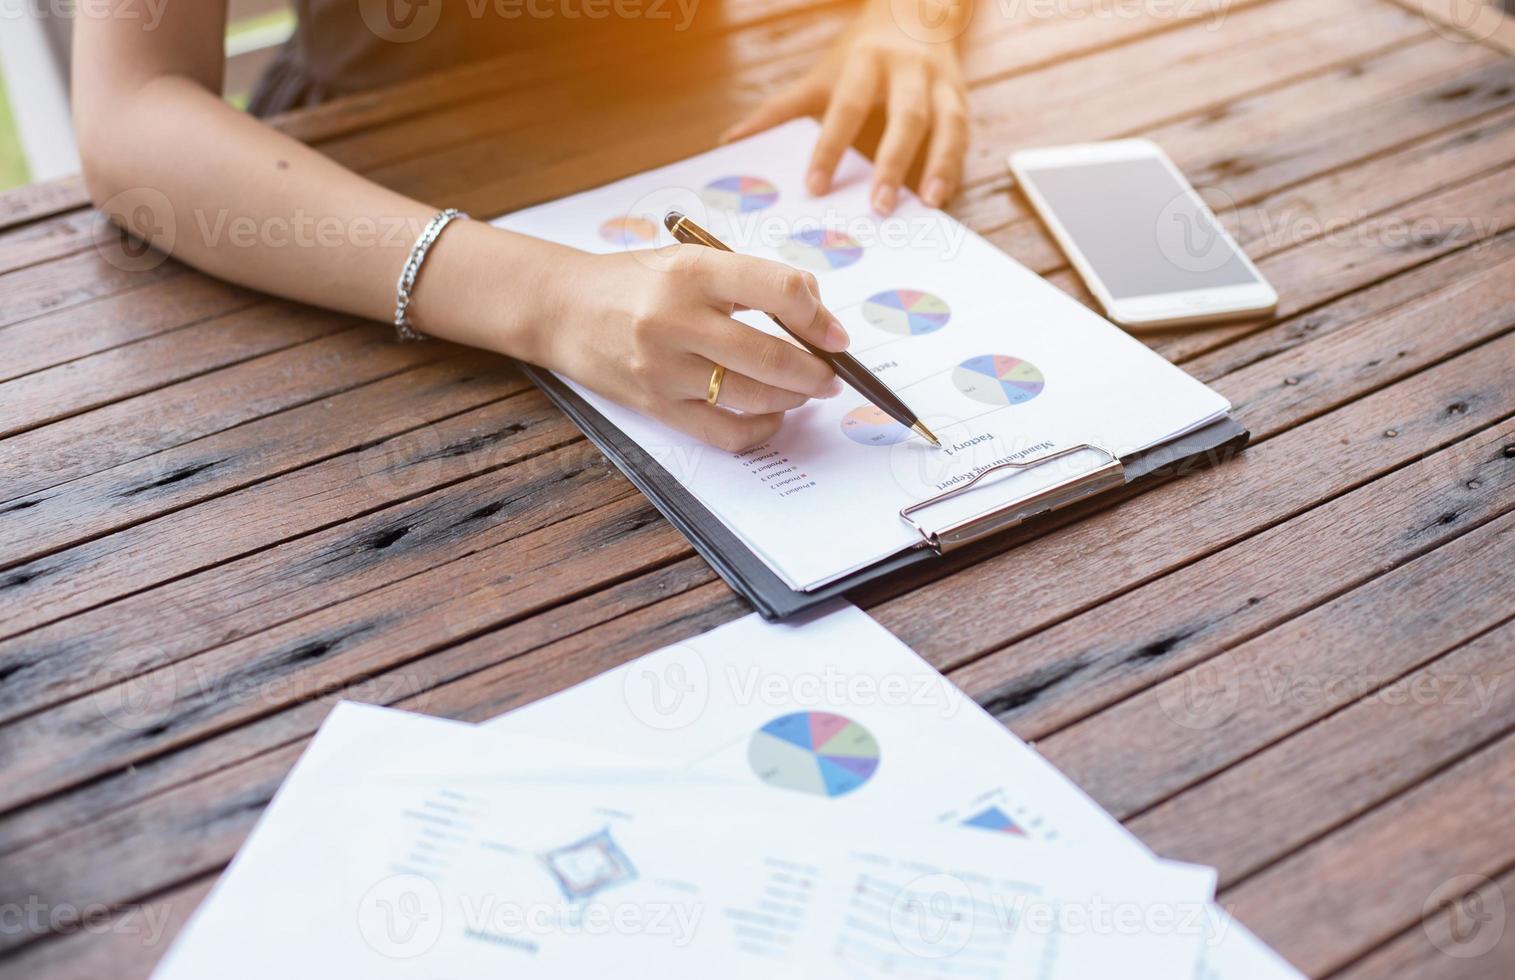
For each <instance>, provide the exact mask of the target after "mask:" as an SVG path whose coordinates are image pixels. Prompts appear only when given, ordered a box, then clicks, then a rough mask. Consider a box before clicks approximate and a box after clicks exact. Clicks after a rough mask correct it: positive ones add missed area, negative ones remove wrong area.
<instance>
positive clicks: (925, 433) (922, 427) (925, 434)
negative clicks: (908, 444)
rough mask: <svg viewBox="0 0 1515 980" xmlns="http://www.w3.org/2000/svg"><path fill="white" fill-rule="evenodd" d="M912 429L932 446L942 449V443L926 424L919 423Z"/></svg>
mask: <svg viewBox="0 0 1515 980" xmlns="http://www.w3.org/2000/svg"><path fill="white" fill-rule="evenodd" d="M910 428H912V429H914V430H915V431H916V432H919V433H920V434H921V438H923V439H925V440H926V441H927V442H929V443H931V445H933V446H935V447H936V448H938V449H940V448H942V441H941V440H940V439H938V438H937V437H936V436H935V435H933V434H932V432H931V430H930V429H928V428H926V423H924V422H917V423H915V424H914V425H912V426H911V427H910Z"/></svg>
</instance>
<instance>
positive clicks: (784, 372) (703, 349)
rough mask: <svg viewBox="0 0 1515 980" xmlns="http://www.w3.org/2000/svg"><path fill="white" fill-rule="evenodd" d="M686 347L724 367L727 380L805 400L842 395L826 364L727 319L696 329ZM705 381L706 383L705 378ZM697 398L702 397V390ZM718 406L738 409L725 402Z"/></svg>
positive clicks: (759, 331) (715, 319)
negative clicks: (736, 378) (744, 380)
mask: <svg viewBox="0 0 1515 980" xmlns="http://www.w3.org/2000/svg"><path fill="white" fill-rule="evenodd" d="M689 347H690V351H691V352H692V353H695V354H698V355H700V356H701V357H703V358H705V359H706V360H708V361H711V362H713V363H715V364H724V365H725V366H726V370H727V376H728V378H729V377H730V373H731V372H736V373H737V374H741V375H745V376H746V377H748V378H750V379H752V380H753V381H757V382H760V383H762V384H765V385H770V386H772V387H774V388H781V389H783V390H784V391H789V392H793V393H795V394H798V395H801V396H803V397H804V398H830V397H831V396H833V395H835V394H838V393H840V391H841V382H840V381H838V380H837V377H836V372H834V371H832V370H831V367H830V365H828V364H827V363H826V362H825V361H823V360H821V359H820V358H818V357H816V356H814V355H812V354H810V353H808V352H806V351H803V350H801V349H800V348H799V347H796V346H795V345H794V344H792V343H790V342H789V341H787V340H780V339H779V338H778V337H774V336H770V335H769V334H766V333H764V332H763V331H761V330H757V329H754V328H752V327H749V326H747V324H745V323H739V322H737V321H736V320H733V319H731V318H730V317H721V316H719V315H717V316H716V317H714V318H713V319H712V320H711V321H710V322H707V323H704V324H701V326H700V328H699V329H697V330H694V331H692V332H691V334H690V337H689ZM705 380H706V381H708V380H709V375H708V374H707V375H706V376H705ZM722 390H723V391H724V388H723V389H722ZM699 394H700V395H701V396H703V395H704V394H705V391H704V389H703V388H701V389H700V391H699ZM721 403H722V404H724V405H730V406H731V407H733V408H736V407H740V406H736V405H732V404H731V403H730V402H729V401H726V399H724V398H722V400H721ZM795 407H797V406H795Z"/></svg>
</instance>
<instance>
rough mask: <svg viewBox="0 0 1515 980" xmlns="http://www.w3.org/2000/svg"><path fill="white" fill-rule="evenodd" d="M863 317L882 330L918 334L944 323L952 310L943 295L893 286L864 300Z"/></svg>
mask: <svg viewBox="0 0 1515 980" xmlns="http://www.w3.org/2000/svg"><path fill="white" fill-rule="evenodd" d="M863 319H864V320H867V321H868V322H869V323H871V324H873V325H874V326H875V327H878V328H879V329H880V330H887V331H889V332H890V333H897V334H900V335H901V336H919V335H921V334H927V333H935V332H936V331H938V330H940V329H942V328H943V327H945V326H946V325H947V321H948V320H950V319H952V310H951V309H949V308H948V307H947V304H946V302H945V301H944V300H943V299H942V298H941V297H940V296H933V295H931V294H930V293H924V292H921V291H920V290H919V289H890V290H886V291H884V292H882V293H874V294H873V295H872V296H870V297H868V298H867V299H866V300H864V301H863Z"/></svg>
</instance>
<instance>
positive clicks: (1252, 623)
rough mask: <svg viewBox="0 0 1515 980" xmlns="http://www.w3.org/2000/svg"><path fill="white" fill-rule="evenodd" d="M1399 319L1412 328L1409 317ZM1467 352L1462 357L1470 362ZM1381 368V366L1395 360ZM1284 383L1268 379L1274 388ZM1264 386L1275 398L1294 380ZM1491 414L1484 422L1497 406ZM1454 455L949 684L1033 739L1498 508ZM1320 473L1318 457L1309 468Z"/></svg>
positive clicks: (1066, 624) (1377, 348)
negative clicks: (1457, 504) (1455, 514)
mask: <svg viewBox="0 0 1515 980" xmlns="http://www.w3.org/2000/svg"><path fill="white" fill-rule="evenodd" d="M1448 308H1449V309H1455V306H1449V307H1448ZM1401 322H1402V323H1403V324H1405V325H1410V326H1413V325H1415V324H1416V323H1417V322H1418V318H1416V317H1414V316H1410V317H1407V318H1405V319H1404V320H1402V321H1401ZM1436 335H1440V336H1446V335H1447V329H1442V330H1433V331H1427V332H1425V333H1424V335H1423V336H1425V337H1431V336H1436ZM1400 339H1401V338H1399V337H1395V336H1394V335H1392V334H1390V335H1388V336H1386V337H1385V338H1384V340H1385V341H1386V342H1385V343H1384V344H1382V345H1367V344H1364V345H1362V346H1361V347H1360V349H1359V350H1358V351H1356V352H1354V353H1353V354H1352V355H1351V356H1349V357H1348V358H1347V360H1346V363H1347V364H1352V363H1356V364H1363V363H1366V362H1367V361H1371V360H1373V359H1376V358H1377V357H1378V356H1379V355H1380V353H1381V352H1385V351H1388V352H1394V351H1396V350H1397V342H1398V341H1399V340H1400ZM1508 346H1509V345H1508V340H1506V343H1505V347H1506V348H1508ZM1481 350H1482V349H1481V348H1479V349H1475V350H1474V351H1473V352H1471V353H1470V354H1469V355H1466V356H1469V357H1479V356H1482V355H1481V353H1480V351H1481ZM1412 352H1413V345H1412V346H1411V349H1410V350H1409V351H1407V354H1408V355H1410V356H1411V357H1413V356H1414V355H1413V353H1412ZM1423 353H1429V354H1430V355H1431V357H1432V359H1434V358H1436V357H1440V356H1444V354H1443V352H1442V351H1440V350H1438V349H1437V348H1435V347H1434V346H1433V348H1432V349H1431V350H1430V351H1428V352H1423ZM1385 360H1387V361H1388V363H1393V362H1394V361H1395V360H1397V358H1393V357H1392V356H1389V357H1387V358H1385ZM1316 363H1326V359H1325V358H1320V359H1318V360H1317V361H1316ZM1259 367H1260V369H1261V367H1262V366H1259ZM1293 376H1294V375H1292V374H1289V373H1285V372H1279V373H1278V374H1276V375H1275V377H1277V378H1281V379H1285V380H1286V379H1287V378H1290V377H1293ZM1307 383H1308V382H1307ZM1313 383H1314V384H1316V385H1317V386H1319V388H1318V392H1324V391H1326V390H1328V388H1329V387H1330V384H1331V383H1332V382H1331V380H1330V378H1329V377H1319V376H1317V377H1316V378H1315V379H1314V382H1313ZM1278 387H1279V388H1282V389H1283V390H1285V391H1288V390H1292V389H1293V388H1295V387H1297V385H1287V384H1283V385H1279V386H1278ZM1456 388H1457V386H1456V385H1455V384H1454V385H1453V389H1454V391H1455V390H1456ZM1447 394H1448V395H1449V396H1450V397H1449V398H1447V399H1445V400H1444V404H1443V406H1442V409H1441V410H1442V411H1444V412H1445V411H1446V407H1447V406H1449V405H1455V404H1457V400H1456V399H1457V396H1456V394H1454V393H1453V391H1449V392H1448V393H1447ZM1314 397H1316V396H1306V398H1307V401H1306V403H1303V404H1301V405H1300V406H1298V407H1299V408H1300V409H1301V411H1302V413H1306V414H1307V413H1308V409H1309V400H1310V399H1313V398H1314ZM1493 417H1496V418H1497V417H1498V413H1497V410H1496V411H1495V412H1494V413H1493ZM1391 424H1392V423H1391ZM1464 451H1466V450H1464V449H1463V448H1462V447H1461V446H1456V447H1453V448H1452V449H1450V450H1447V453H1448V454H1451V455H1446V456H1443V461H1438V462H1437V463H1436V464H1435V465H1429V464H1417V465H1415V466H1412V467H1410V468H1408V469H1407V470H1404V471H1401V472H1400V473H1397V474H1394V475H1392V476H1390V477H1386V478H1384V479H1383V480H1380V481H1378V483H1376V484H1370V485H1369V486H1368V487H1365V488H1363V489H1362V490H1358V491H1355V492H1352V493H1349V494H1348V495H1346V496H1344V497H1342V498H1340V499H1338V500H1333V501H1331V502H1329V503H1326V504H1323V505H1322V506H1320V507H1318V508H1317V509H1315V510H1312V511H1310V512H1309V513H1307V514H1305V515H1303V516H1301V517H1299V518H1296V519H1295V520H1293V521H1289V522H1286V523H1284V524H1282V525H1279V526H1277V527H1273V528H1269V529H1266V530H1264V531H1263V532H1262V533H1260V534H1258V535H1257V536H1256V537H1253V538H1251V539H1249V540H1246V541H1243V542H1239V543H1236V544H1233V545H1232V546H1231V547H1229V548H1227V549H1225V550H1223V551H1221V552H1220V553H1218V554H1216V555H1213V556H1211V557H1207V558H1204V559H1202V560H1200V561H1197V562H1194V563H1192V564H1189V565H1187V566H1185V567H1182V568H1180V569H1178V570H1177V571H1176V572H1174V573H1173V574H1171V575H1169V576H1167V577H1164V578H1161V579H1158V580H1157V581H1155V582H1153V583H1151V584H1149V585H1145V586H1142V587H1140V588H1135V589H1130V590H1128V591H1126V592H1124V593H1123V594H1120V595H1118V596H1115V597H1112V598H1110V599H1108V600H1107V601H1106V602H1104V603H1103V604H1101V605H1099V606H1098V607H1096V608H1095V609H1093V610H1091V611H1089V612H1086V613H1082V614H1079V615H1077V616H1074V617H1071V618H1068V619H1065V620H1062V621H1061V622H1058V623H1057V624H1056V625H1054V626H1052V627H1051V628H1050V629H1046V630H1042V631H1039V632H1034V633H1031V634H1030V635H1028V636H1026V637H1024V638H1022V639H1020V640H1017V641H1016V642H1014V643H1012V644H1010V645H1008V646H1006V647H1003V648H1001V649H999V650H996V651H994V652H993V653H991V654H989V655H988V656H986V657H983V658H980V659H978V660H976V661H974V662H972V663H969V664H967V665H965V666H963V667H961V668H959V669H958V670H956V671H954V672H953V673H952V675H951V676H952V677H953V679H954V681H955V682H956V683H957V684H959V685H960V686H961V687H963V688H964V689H965V690H967V691H968V692H969V693H971V694H973V695H974V697H976V698H977V699H978V700H979V701H980V702H982V703H984V704H985V705H986V706H988V707H989V708H990V710H991V711H992V712H994V713H996V714H998V715H1001V716H1002V717H1004V718H1006V719H1007V720H1010V721H1011V722H1012V723H1013V724H1014V725H1015V728H1016V730H1017V731H1018V732H1020V733H1021V734H1023V735H1025V736H1026V737H1028V738H1040V737H1042V736H1043V735H1045V734H1047V733H1049V732H1051V731H1055V730H1056V729H1057V728H1059V727H1061V726H1063V725H1067V724H1070V723H1071V722H1073V721H1076V720H1078V719H1079V718H1082V717H1085V716H1087V715H1090V714H1093V713H1094V712H1096V711H1098V710H1100V709H1101V708H1103V707H1105V706H1106V705H1108V704H1110V703H1112V702H1114V701H1116V700H1119V699H1120V698H1122V697H1125V696H1127V695H1129V694H1130V693H1132V692H1134V691H1136V690H1140V689H1141V688H1143V687H1146V686H1148V685H1150V684H1152V683H1155V682H1156V681H1158V680H1161V679H1163V678H1165V677H1168V676H1170V675H1171V674H1173V673H1175V672H1177V671H1178V670H1180V669H1182V668H1184V667H1186V666H1189V665H1191V664H1193V663H1196V662H1199V661H1200V660H1202V659H1204V658H1205V657H1208V656H1210V655H1212V654H1214V653H1215V652H1218V651H1220V650H1223V649H1225V648H1226V647H1227V646H1229V645H1231V644H1234V643H1236V642H1239V641H1240V640H1243V639H1246V638H1247V637H1249V636H1251V635H1254V634H1256V633H1259V632H1261V631H1263V630H1265V629H1267V628H1269V627H1270V626H1272V625H1276V624H1277V623H1278V622H1281V621H1282V620H1283V619H1285V618H1288V617H1290V616H1293V615H1297V614H1298V613H1299V612H1302V611H1304V610H1307V609H1309V608H1310V607H1311V606H1313V605H1315V604H1317V603H1319V602H1321V601H1324V600H1326V599H1328V598H1330V596H1331V595H1332V594H1333V590H1336V589H1338V588H1340V587H1344V586H1345V585H1348V584H1351V583H1352V582H1354V581H1358V580H1361V579H1362V578H1364V577H1366V576H1368V575H1369V574H1371V573H1372V570H1373V569H1381V568H1388V567H1393V566H1394V565H1396V564H1399V563H1400V562H1403V561H1405V560H1407V559H1409V558H1411V557H1414V556H1415V555H1416V554H1418V553H1419V552H1420V551H1421V550H1423V549H1424V548H1426V547H1433V546H1435V544H1436V543H1438V542H1439V541H1441V540H1444V539H1445V538H1446V537H1450V536H1452V535H1455V534H1458V533H1461V532H1462V530H1463V529H1464V528H1466V527H1467V526H1469V525H1470V524H1471V523H1472V522H1474V521H1477V520H1479V519H1480V518H1481V517H1482V518H1487V517H1488V516H1492V515H1493V514H1496V513H1498V512H1499V510H1500V509H1501V508H1502V507H1503V506H1505V504H1506V503H1507V502H1508V498H1507V497H1506V496H1505V494H1506V493H1507V488H1506V487H1505V486H1504V483H1503V482H1501V481H1500V480H1498V479H1490V480H1488V481H1487V482H1485V481H1484V480H1483V479H1480V480H1479V485H1478V486H1474V487H1469V486H1467V485H1466V484H1467V482H1468V481H1471V480H1474V479H1475V476H1474V475H1471V474H1467V473H1464V472H1463V471H1462V469H1460V468H1458V467H1456V466H1453V465H1452V464H1450V463H1448V462H1445V460H1452V459H1456V458H1458V457H1459V455H1460V454H1461V453H1462V452H1464ZM1332 465H1334V463H1333V462H1331V460H1330V457H1329V455H1328V454H1327V455H1324V456H1323V458H1322V459H1321V460H1320V462H1319V463H1318V468H1327V467H1330V466H1332ZM1493 476H1494V477H1497V476H1498V474H1497V473H1495V474H1493ZM1384 494H1386V495H1387V496H1382V495H1384ZM1452 501H1464V502H1465V504H1466V509H1465V510H1463V511H1462V512H1461V513H1460V514H1459V519H1458V520H1454V521H1451V522H1448V523H1446V524H1442V523H1441V522H1440V518H1441V517H1442V516H1444V515H1445V514H1446V513H1448V512H1449V504H1450V502H1452ZM1412 532H1414V533H1412ZM1321 540H1331V541H1333V542H1336V543H1337V544H1339V545H1340V547H1339V548H1332V549H1322V548H1319V547H1316V546H1315V544H1314V542H1318V541H1321ZM1112 620H1114V621H1118V622H1123V623H1126V624H1127V625H1126V626H1125V627H1124V628H1123V629H1122V631H1121V633H1120V635H1119V636H1111V634H1110V631H1109V623H1110V622H1111V621H1112Z"/></svg>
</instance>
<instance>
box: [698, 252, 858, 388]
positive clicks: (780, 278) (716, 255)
mask: <svg viewBox="0 0 1515 980" xmlns="http://www.w3.org/2000/svg"><path fill="white" fill-rule="evenodd" d="M694 247H695V248H699V246H694ZM702 252H703V254H696V255H693V256H691V257H690V258H689V259H687V260H686V261H687V262H690V263H694V264H697V265H698V272H697V274H698V275H699V277H700V279H701V282H702V283H703V285H704V289H705V297H706V299H707V300H709V301H710V303H711V305H712V306H716V307H718V308H720V309H731V308H732V307H733V306H745V307H747V308H748V309H752V310H762V311H764V312H765V313H771V314H773V315H774V316H776V317H778V318H779V319H780V320H782V321H784V325H785V326H786V327H788V328H789V329H790V330H793V331H794V332H795V334H797V335H798V336H800V337H803V338H804V339H805V340H806V341H807V342H809V343H811V344H814V345H815V346H817V347H819V348H821V349H823V350H829V351H843V350H846V349H847V345H848V343H850V342H851V341H850V338H848V336H847V331H846V330H844V329H843V328H842V324H841V322H840V321H838V320H837V318H836V317H835V316H833V315H832V314H831V311H829V310H827V309H826V308H825V307H824V306H823V305H821V300H820V286H819V285H818V284H817V283H816V281H815V277H814V276H812V275H811V274H810V273H808V272H801V271H800V270H798V269H795V268H793V267H791V266H787V265H784V264H783V263H782V262H772V261H769V260H768V259H760V258H757V257H755V256H751V255H739V254H737V253H735V252H718V251H714V250H712V249H703V250H702ZM726 319H727V322H730V323H734V322H735V321H731V320H730V319H729V318H726ZM715 359H716V360H719V358H715ZM730 366H731V365H730V364H727V367H730Z"/></svg>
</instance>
